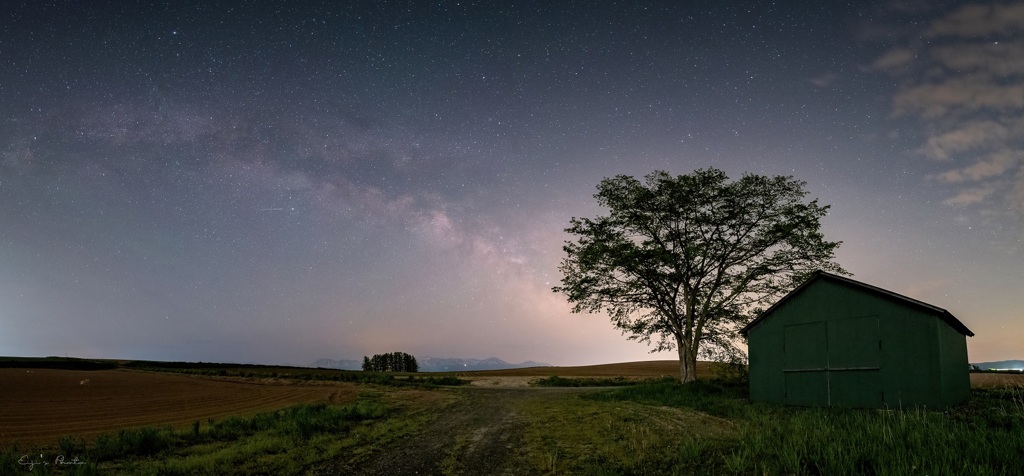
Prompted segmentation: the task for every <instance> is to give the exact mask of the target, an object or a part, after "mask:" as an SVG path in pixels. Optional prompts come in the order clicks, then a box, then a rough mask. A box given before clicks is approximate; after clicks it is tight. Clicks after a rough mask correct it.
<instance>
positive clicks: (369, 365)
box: [363, 352, 420, 372]
mask: <svg viewBox="0 0 1024 476" xmlns="http://www.w3.org/2000/svg"><path fill="white" fill-rule="evenodd" d="M419 370H420V366H419V364H417V363H416V357H413V356H411V355H409V354H406V353H405V352H389V353H387V354H374V356H373V357H367V356H365V355H364V356H363V372H419Z"/></svg>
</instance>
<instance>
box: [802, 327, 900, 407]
mask: <svg viewBox="0 0 1024 476" xmlns="http://www.w3.org/2000/svg"><path fill="white" fill-rule="evenodd" d="M880 342H881V341H880V340H879V330H878V317H877V316H870V317H858V318H854V319H842V320H837V321H828V322H827V323H825V322H813V323H809V324H797V325H793V326H786V328H785V344H784V353H785V366H784V367H783V373H784V374H785V379H786V402H787V403H789V404H792V405H805V406H842V407H877V406H881V404H882V403H883V396H882V382H881V375H880V372H879V368H880V367H879V364H880V362H881V358H880V354H881V346H880Z"/></svg>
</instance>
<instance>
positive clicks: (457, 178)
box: [0, 0, 1024, 365]
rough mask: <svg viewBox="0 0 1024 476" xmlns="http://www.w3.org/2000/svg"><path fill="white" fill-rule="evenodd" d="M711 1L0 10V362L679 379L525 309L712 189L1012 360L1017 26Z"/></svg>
mask: <svg viewBox="0 0 1024 476" xmlns="http://www.w3.org/2000/svg"><path fill="white" fill-rule="evenodd" d="M208 3H218V4H219V5H209V4H208ZM733 3H739V2H710V1H696V2H632V1H627V2H610V1H604V2H570V1H558V2H547V1H538V2H516V1H496V2H435V3H428V2H420V1H406V2H384V1H372V2H369V1H367V2H333V1H330V2H241V1H237V2H198V1H197V2H186V1H174V2H166V3H161V2H128V1H110V2H103V1H90V2H76V1H57V2H53V1H43V0H27V1H23V2H18V1H5V2H3V3H2V5H0V18H3V20H2V21H0V355H23V356H46V355H60V356H63V355H69V356H77V357H92V358H125V359H160V360H188V361H199V360H202V361H228V362H258V363H271V364H272V363H290V364H300V365H305V364H309V363H311V362H312V361H314V360H316V359H318V358H324V357H326V358H361V357H362V356H363V355H369V354H374V353H382V352H391V351H404V352H408V353H411V354H414V355H416V356H418V357H424V356H434V357H463V358H484V357H491V356H495V357H499V358H501V359H504V360H506V361H510V362H519V361H523V360H535V361H544V362H548V363H551V364H555V365H583V364H596V363H604V362H616V361H627V360H647V359H664V358H674V357H675V354H674V353H663V354H654V355H651V354H648V347H647V346H646V345H644V344H640V343H635V342H631V341H627V340H626V339H625V338H624V337H623V336H621V335H620V334H619V332H618V331H616V330H614V329H613V328H612V325H611V323H610V321H609V319H608V317H607V316H604V315H585V314H584V315H574V314H571V313H570V312H569V309H570V306H569V305H568V304H567V302H566V300H565V297H564V296H562V295H558V294H554V293H552V292H551V287H552V286H554V285H556V284H557V283H558V281H559V279H560V274H559V273H558V270H557V266H558V264H559V261H560V260H561V258H562V257H563V252H562V250H561V247H562V244H563V241H564V240H566V239H569V236H568V235H567V234H565V233H564V232H563V229H564V228H566V227H567V226H568V224H569V219H570V218H571V217H573V216H576V217H581V216H595V215H597V214H599V213H603V211H602V210H601V209H599V208H598V207H597V205H596V203H595V200H594V198H593V194H594V193H595V192H596V185H597V184H598V182H599V181H600V180H601V179H602V178H604V177H610V176H613V175H616V174H628V175H633V176H637V177H640V176H643V175H646V174H647V173H649V172H652V171H654V170H666V171H669V172H670V173H673V174H685V173H690V172H692V171H693V170H695V169H698V168H705V167H711V166H713V167H717V168H720V169H722V170H725V171H726V172H727V173H728V174H729V175H730V176H731V177H734V178H736V177H739V176H740V175H741V174H742V173H744V172H751V173H757V174H768V175H779V174H782V175H792V176H794V177H796V178H798V179H800V180H804V181H806V182H807V189H808V190H809V191H810V197H811V198H817V199H819V201H820V202H821V203H823V204H830V205H831V206H832V208H831V213H830V215H829V216H828V217H827V218H826V219H825V220H824V222H823V228H824V232H825V234H826V237H827V238H828V239H831V240H840V241H843V245H842V246H841V247H840V249H839V251H838V254H837V261H838V262H839V263H840V264H841V265H842V266H844V267H845V268H846V269H848V270H850V271H851V272H853V273H854V276H853V277H854V278H855V279H858V280H861V281H864V282H867V283H869V284H872V285H875V286H879V287H882V288H886V289H890V290H892V291H895V292H898V293H902V294H905V295H908V296H910V297H913V298H916V299H919V300H922V301H925V302H928V303H930V304H934V305H936V306H939V307H943V308H945V309H947V310H949V311H950V312H951V313H953V315H955V316H957V317H958V318H959V319H960V320H961V321H963V322H964V323H965V324H966V325H967V326H968V327H969V328H970V329H971V330H973V331H974V332H975V333H976V334H977V336H976V337H973V338H969V339H968V349H969V355H970V360H971V361H972V362H979V361H991V360H1002V359H1012V358H1017V359H1019V358H1024V357H1022V355H1024V349H1022V347H1021V345H1022V344H1021V342H1024V319H1022V317H1024V316H1022V311H1021V309H1024V5H1022V4H1019V3H994V4H964V3H958V2H929V1H924V0H921V1H917V0H893V1H883V2H851V3H852V4H850V5H833V3H834V2H818V1H814V2H804V4H801V3H800V2H777V3H771V2H755V3H751V4H744V5H733ZM722 4H728V5H722Z"/></svg>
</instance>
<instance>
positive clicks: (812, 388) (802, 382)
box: [783, 322, 829, 406]
mask: <svg viewBox="0 0 1024 476" xmlns="http://www.w3.org/2000/svg"><path fill="white" fill-rule="evenodd" d="M784 349H785V351H784V352H785V356H786V362H785V366H784V367H783V372H784V373H785V379H786V403H789V404H791V405H804V406H825V405H828V404H829V397H828V390H829V386H828V330H827V328H826V327H825V323H824V322H812V323H810V324H799V325H795V326H786V334H785V342H784Z"/></svg>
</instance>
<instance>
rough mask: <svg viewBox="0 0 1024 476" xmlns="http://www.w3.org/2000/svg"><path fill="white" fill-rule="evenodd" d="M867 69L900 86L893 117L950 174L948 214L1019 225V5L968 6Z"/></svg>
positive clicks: (1022, 32)
mask: <svg viewBox="0 0 1024 476" xmlns="http://www.w3.org/2000/svg"><path fill="white" fill-rule="evenodd" d="M904 41H905V42H906V44H903V45H900V46H897V47H894V48H891V49H890V50H888V51H887V52H885V53H883V54H882V55H880V56H879V57H878V58H877V59H876V60H875V61H874V62H873V63H872V64H871V65H870V66H869V68H868V69H870V70H875V71H884V72H886V73H887V74H890V75H892V76H893V77H894V78H896V79H897V80H898V81H899V84H900V87H899V89H898V91H897V92H896V94H895V95H894V97H893V100H892V112H893V115H894V116H896V117H913V118H917V119H918V120H920V121H921V124H922V126H923V127H922V130H923V131H925V132H924V134H925V137H924V138H923V144H922V145H921V147H920V148H919V149H918V150H917V152H918V154H920V155H921V156H922V157H924V158H927V159H930V160H935V161H940V162H945V163H948V164H949V168H948V169H947V170H946V171H944V172H941V173H939V174H936V175H935V176H934V178H935V179H936V180H937V181H939V182H941V183H944V184H947V185H948V186H951V187H954V189H953V191H952V192H951V193H952V196H951V197H950V198H948V199H947V200H945V203H946V204H947V205H951V206H959V207H965V206H971V207H979V208H981V209H983V210H982V211H983V212H984V213H983V215H991V214H993V213H1000V210H1001V211H1002V212H1001V213H1006V212H1008V211H1012V212H1014V213H1015V214H1017V216H1018V217H1020V218H1024V192H1022V191H1024V5H1018V4H999V3H996V4H989V5H966V6H962V7H959V8H957V9H955V10H952V11H949V12H946V13H945V14H943V15H940V16H938V17H936V18H934V19H933V20H932V21H931V22H930V23H929V24H927V25H926V26H925V27H924V28H923V29H921V30H919V31H917V32H916V34H909V35H906V37H905V40H904Z"/></svg>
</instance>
